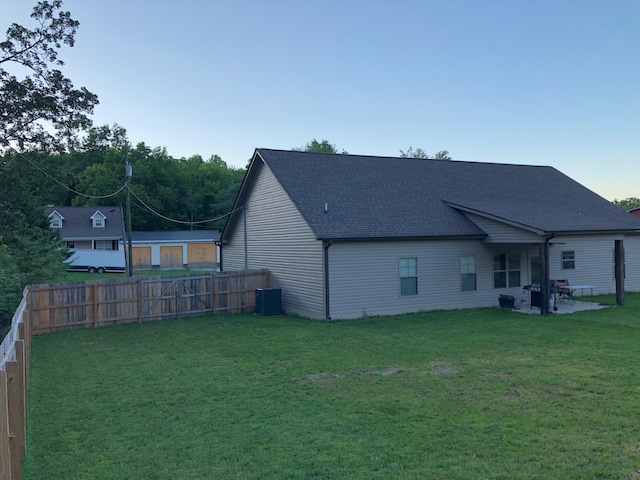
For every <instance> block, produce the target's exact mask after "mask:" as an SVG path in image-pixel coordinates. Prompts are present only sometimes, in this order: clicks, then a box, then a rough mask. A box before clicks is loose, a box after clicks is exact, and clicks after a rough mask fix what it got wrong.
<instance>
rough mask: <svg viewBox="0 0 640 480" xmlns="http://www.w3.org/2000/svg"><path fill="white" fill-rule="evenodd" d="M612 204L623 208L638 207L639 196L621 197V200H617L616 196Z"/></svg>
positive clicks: (639, 204)
mask: <svg viewBox="0 0 640 480" xmlns="http://www.w3.org/2000/svg"><path fill="white" fill-rule="evenodd" d="M613 204H614V205H616V206H618V207H620V208H622V209H623V210H631V209H632V208H636V207H640V198H637V197H628V198H623V199H622V200H618V199H617V198H616V199H615V200H614V201H613Z"/></svg>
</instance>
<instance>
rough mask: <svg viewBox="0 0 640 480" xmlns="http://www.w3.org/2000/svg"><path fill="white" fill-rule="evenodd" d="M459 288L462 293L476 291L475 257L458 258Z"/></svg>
mask: <svg viewBox="0 0 640 480" xmlns="http://www.w3.org/2000/svg"><path fill="white" fill-rule="evenodd" d="M460 286H461V288H462V291H463V292H469V291H471V290H476V289H477V286H476V257H475V256H468V257H460Z"/></svg>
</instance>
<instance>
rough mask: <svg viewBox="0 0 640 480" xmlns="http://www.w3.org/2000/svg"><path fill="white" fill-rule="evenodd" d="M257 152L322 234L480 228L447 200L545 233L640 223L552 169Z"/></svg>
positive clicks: (447, 232)
mask: <svg viewBox="0 0 640 480" xmlns="http://www.w3.org/2000/svg"><path fill="white" fill-rule="evenodd" d="M256 154H257V155H259V157H260V158H262V159H263V160H264V162H265V163H266V165H267V166H268V168H269V169H270V170H271V171H272V172H273V173H274V175H275V176H276V178H277V179H278V181H279V182H280V184H281V185H282V187H283V188H284V190H285V191H286V192H287V194H288V195H289V196H290V198H291V200H292V201H293V202H294V204H295V205H296V206H297V207H298V209H299V210H300V212H301V214H302V215H303V216H304V218H305V219H306V220H307V222H308V223H309V225H310V226H311V228H312V229H313V230H314V232H315V234H316V236H317V237H318V238H321V239H358V238H410V237H455V236H474V235H482V234H483V233H484V232H482V230H480V228H478V227H477V226H476V225H475V224H474V223H473V222H471V221H470V220H469V219H467V218H466V217H465V216H464V215H463V214H462V213H460V212H459V211H458V210H457V209H455V208H452V207H451V206H450V205H448V204H452V205H458V206H461V207H464V208H465V209H470V210H474V211H478V212H482V213H484V214H486V215H490V216H493V217H496V218H499V219H502V220H505V221H508V222H512V223H517V224H520V225H522V226H525V227H529V228H532V229H536V230H540V231H543V232H547V233H563V232H564V233H578V232H606V231H611V232H613V231H616V232H620V231H635V230H638V229H640V221H639V220H638V219H636V218H634V217H633V216H632V215H630V214H629V213H627V212H625V211H624V210H622V209H620V208H618V207H616V206H615V205H613V204H612V203H611V202H609V201H607V200H605V199H604V198H602V197H600V196H598V195H597V194H595V193H594V192H592V191H590V190H589V189H587V188H585V187H583V186H582V185H580V184H579V183H577V182H575V181H574V180H572V179H571V178H569V177H567V176H566V175H564V174H563V173H561V172H559V171H558V170H556V169H555V168H553V167H545V166H529V165H511V164H496V163H475V162H459V161H449V160H424V159H409V158H393V157H370V156H359V155H332V154H321V153H309V152H291V151H283V150H270V149H258V150H256ZM325 204H326V205H327V210H328V211H327V213H325V212H324V209H325Z"/></svg>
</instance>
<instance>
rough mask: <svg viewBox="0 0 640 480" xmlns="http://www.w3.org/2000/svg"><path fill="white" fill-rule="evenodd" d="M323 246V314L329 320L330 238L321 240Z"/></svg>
mask: <svg viewBox="0 0 640 480" xmlns="http://www.w3.org/2000/svg"><path fill="white" fill-rule="evenodd" d="M322 243H323V244H322V246H323V248H324V255H323V261H324V314H325V318H326V319H327V320H331V312H330V308H331V302H330V301H329V247H330V246H331V245H332V244H333V242H332V241H331V240H327V241H324V242H322Z"/></svg>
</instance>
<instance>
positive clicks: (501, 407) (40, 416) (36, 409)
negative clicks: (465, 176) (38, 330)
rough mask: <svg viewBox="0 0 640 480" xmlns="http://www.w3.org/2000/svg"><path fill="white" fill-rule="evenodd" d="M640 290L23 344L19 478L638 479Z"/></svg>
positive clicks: (219, 321) (147, 326) (194, 322)
mask: <svg viewBox="0 0 640 480" xmlns="http://www.w3.org/2000/svg"><path fill="white" fill-rule="evenodd" d="M639 314H640V294H628V295H627V306H625V307H623V308H620V307H612V308H607V309H604V310H598V311H592V312H581V313H576V314H571V315H562V316H560V315H555V316H554V315H551V316H549V317H545V318H543V317H539V316H531V315H523V314H519V313H517V312H511V311H507V310H499V309H480V310H466V311H447V312H432V313H423V314H415V315H407V316H399V317H386V318H366V319H362V320H357V321H345V322H334V323H322V322H315V321H310V320H304V319H299V318H295V317H286V316H283V317H256V316H253V315H233V316H216V317H214V316H208V317H198V318H190V319H181V320H167V321H159V322H151V323H144V324H131V325H124V326H120V327H110V328H102V329H97V330H77V331H71V332H63V333H56V334H49V335H45V336H38V337H34V341H33V351H32V359H31V381H30V400H29V410H30V415H29V418H28V445H27V453H26V457H25V460H24V463H23V465H24V478H25V479H26V480H36V479H52V478H56V479H57V478H60V479H191V478H193V479H196V478H197V479H342V478H348V479H376V478H380V479H390V478H393V479H422V478H429V479H537V478H538V479H549V478H563V479H605V478H611V479H621V478H629V479H630V478H635V477H638V476H640V474H639V473H638V471H640V421H639V420H640V417H639V413H638V412H640V389H639V387H640V378H639V376H638V344H639V343H640V342H639V341H640V325H638V321H637V319H638V316H639Z"/></svg>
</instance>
